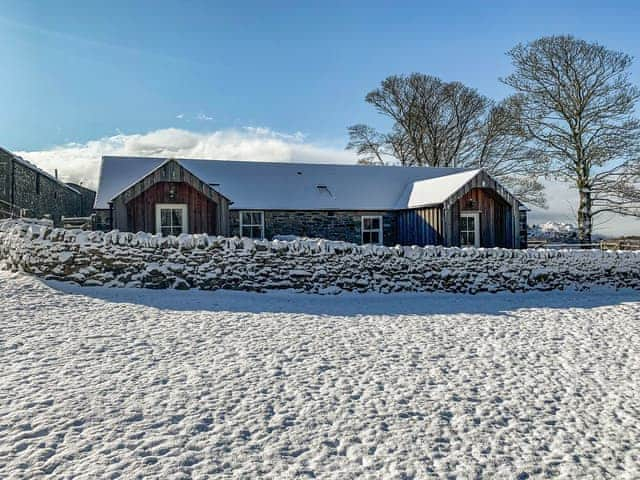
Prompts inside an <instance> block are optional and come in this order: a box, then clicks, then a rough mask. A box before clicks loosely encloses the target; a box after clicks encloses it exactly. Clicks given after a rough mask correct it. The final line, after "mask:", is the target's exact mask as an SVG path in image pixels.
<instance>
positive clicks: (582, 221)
mask: <svg viewBox="0 0 640 480" xmlns="http://www.w3.org/2000/svg"><path fill="white" fill-rule="evenodd" d="M578 190H579V194H580V205H579V206H578V240H580V243H581V244H582V245H583V247H586V248H589V247H588V245H589V246H590V244H591V230H592V228H593V225H592V223H591V218H592V217H593V214H592V212H591V189H590V188H589V187H587V186H581V187H579V188H578Z"/></svg>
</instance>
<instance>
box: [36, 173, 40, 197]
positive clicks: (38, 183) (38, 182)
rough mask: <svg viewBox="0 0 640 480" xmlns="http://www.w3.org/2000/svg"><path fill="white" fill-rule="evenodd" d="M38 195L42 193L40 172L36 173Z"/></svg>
mask: <svg viewBox="0 0 640 480" xmlns="http://www.w3.org/2000/svg"><path fill="white" fill-rule="evenodd" d="M36 195H40V174H38V173H36Z"/></svg>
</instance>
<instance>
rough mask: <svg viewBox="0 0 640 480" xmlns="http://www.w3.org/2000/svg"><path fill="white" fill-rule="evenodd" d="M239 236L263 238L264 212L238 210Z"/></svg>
mask: <svg viewBox="0 0 640 480" xmlns="http://www.w3.org/2000/svg"><path fill="white" fill-rule="evenodd" d="M240 236H241V237H248V238H257V239H260V240H262V239H263V238H264V212H247V211H244V212H240Z"/></svg>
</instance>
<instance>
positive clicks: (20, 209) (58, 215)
mask: <svg viewBox="0 0 640 480" xmlns="http://www.w3.org/2000/svg"><path fill="white" fill-rule="evenodd" d="M94 199H95V192H94V191H92V190H89V189H87V188H84V187H82V186H80V185H73V184H66V183H64V182H62V181H60V180H59V179H58V178H57V176H56V175H51V174H49V173H47V172H45V171H44V170H41V169H40V168H38V167H36V166H35V165H33V164H32V163H30V162H28V161H26V160H24V159H23V158H21V157H19V156H17V155H14V154H13V153H11V152H9V151H8V150H5V149H3V148H0V218H7V217H37V218H42V217H45V216H50V217H51V219H52V220H53V221H54V223H55V224H56V225H60V223H61V219H62V217H84V216H89V215H90V214H91V212H92V207H93V203H94Z"/></svg>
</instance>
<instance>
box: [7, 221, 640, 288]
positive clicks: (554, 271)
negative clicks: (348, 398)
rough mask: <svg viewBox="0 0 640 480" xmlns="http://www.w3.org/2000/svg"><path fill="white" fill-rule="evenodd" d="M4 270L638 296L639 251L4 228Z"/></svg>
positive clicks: (129, 282)
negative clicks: (608, 290) (606, 289)
mask: <svg viewBox="0 0 640 480" xmlns="http://www.w3.org/2000/svg"><path fill="white" fill-rule="evenodd" d="M0 268H4V269H10V270H13V271H23V272H27V273H30V274H33V275H37V276H40V277H44V278H45V279H55V280H62V281H69V282H76V283H78V284H80V285H84V286H106V287H144V288H176V289H189V288H199V289H203V290H215V289H233V290H247V291H261V292H262V291H266V290H273V289H294V290H297V291H304V292H313V293H323V294H335V293H340V292H343V291H355V292H381V293H390V292H401V291H409V292H431V291H445V292H465V293H477V292H483V291H489V292H498V291H514V292H515V291H525V290H533V289H535V290H552V289H565V288H578V289H588V288H590V287H593V286H597V285H607V286H612V287H616V288H622V287H626V288H634V289H640V252H600V251H575V250H574V251H568V250H567V251H555V250H507V249H459V248H445V247H382V246H360V245H354V244H350V243H344V242H332V241H325V240H306V239H297V240H293V241H277V240H274V241H252V240H248V239H239V238H224V237H211V236H207V235H182V236H180V237H160V236H158V235H151V234H146V233H138V234H132V233H121V232H118V231H111V232H108V233H104V232H83V231H79V230H64V229H59V228H52V226H51V224H50V223H47V222H36V221H32V222H28V221H17V220H8V221H4V222H0Z"/></svg>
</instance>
